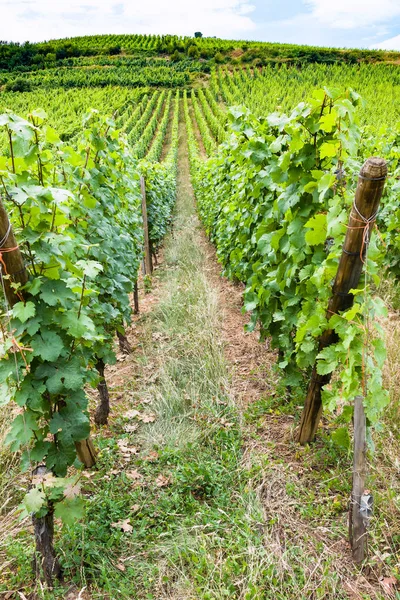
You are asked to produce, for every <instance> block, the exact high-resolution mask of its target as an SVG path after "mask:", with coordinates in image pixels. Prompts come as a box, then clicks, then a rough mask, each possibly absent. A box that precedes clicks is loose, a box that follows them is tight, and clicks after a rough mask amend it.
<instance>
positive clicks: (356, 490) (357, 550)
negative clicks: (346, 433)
mask: <svg viewBox="0 0 400 600" xmlns="http://www.w3.org/2000/svg"><path fill="white" fill-rule="evenodd" d="M366 455H367V425H366V418H365V411H364V405H363V398H362V396H357V397H356V398H355V400H354V458H353V489H352V493H351V505H350V514H349V538H350V545H351V549H352V552H353V559H354V561H355V562H356V563H361V562H362V561H363V560H364V558H365V556H366V550H367V519H366V518H365V517H366V515H363V514H362V512H361V508H362V507H361V499H362V497H363V496H364V490H365V477H366V472H367V465H366Z"/></svg>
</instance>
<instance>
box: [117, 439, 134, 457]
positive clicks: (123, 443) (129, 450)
mask: <svg viewBox="0 0 400 600" xmlns="http://www.w3.org/2000/svg"><path fill="white" fill-rule="evenodd" d="M117 446H118V448H119V449H120V451H121V452H122V453H123V454H137V453H138V452H139V450H138V449H137V448H136V446H127V440H118V441H117Z"/></svg>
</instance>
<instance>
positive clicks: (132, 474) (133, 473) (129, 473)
mask: <svg viewBox="0 0 400 600" xmlns="http://www.w3.org/2000/svg"><path fill="white" fill-rule="evenodd" d="M125 475H126V476H127V477H129V479H141V478H142V477H143V475H142V474H141V473H139V471H137V470H136V469H135V470H134V471H127V472H126V473H125Z"/></svg>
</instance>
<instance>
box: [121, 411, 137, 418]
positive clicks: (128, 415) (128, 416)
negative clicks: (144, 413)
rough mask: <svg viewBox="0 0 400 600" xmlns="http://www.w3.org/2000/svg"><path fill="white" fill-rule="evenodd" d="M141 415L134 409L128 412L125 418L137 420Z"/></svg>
mask: <svg viewBox="0 0 400 600" xmlns="http://www.w3.org/2000/svg"><path fill="white" fill-rule="evenodd" d="M139 415H140V412H139V411H138V410H136V409H132V410H128V411H127V412H126V413H125V414H124V417H125V418H126V419H135V418H136V417H138V416H139Z"/></svg>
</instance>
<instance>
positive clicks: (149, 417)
mask: <svg viewBox="0 0 400 600" xmlns="http://www.w3.org/2000/svg"><path fill="white" fill-rule="evenodd" d="M155 420H156V415H153V414H148V415H143V417H142V421H143V423H153V422H154V421H155Z"/></svg>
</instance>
